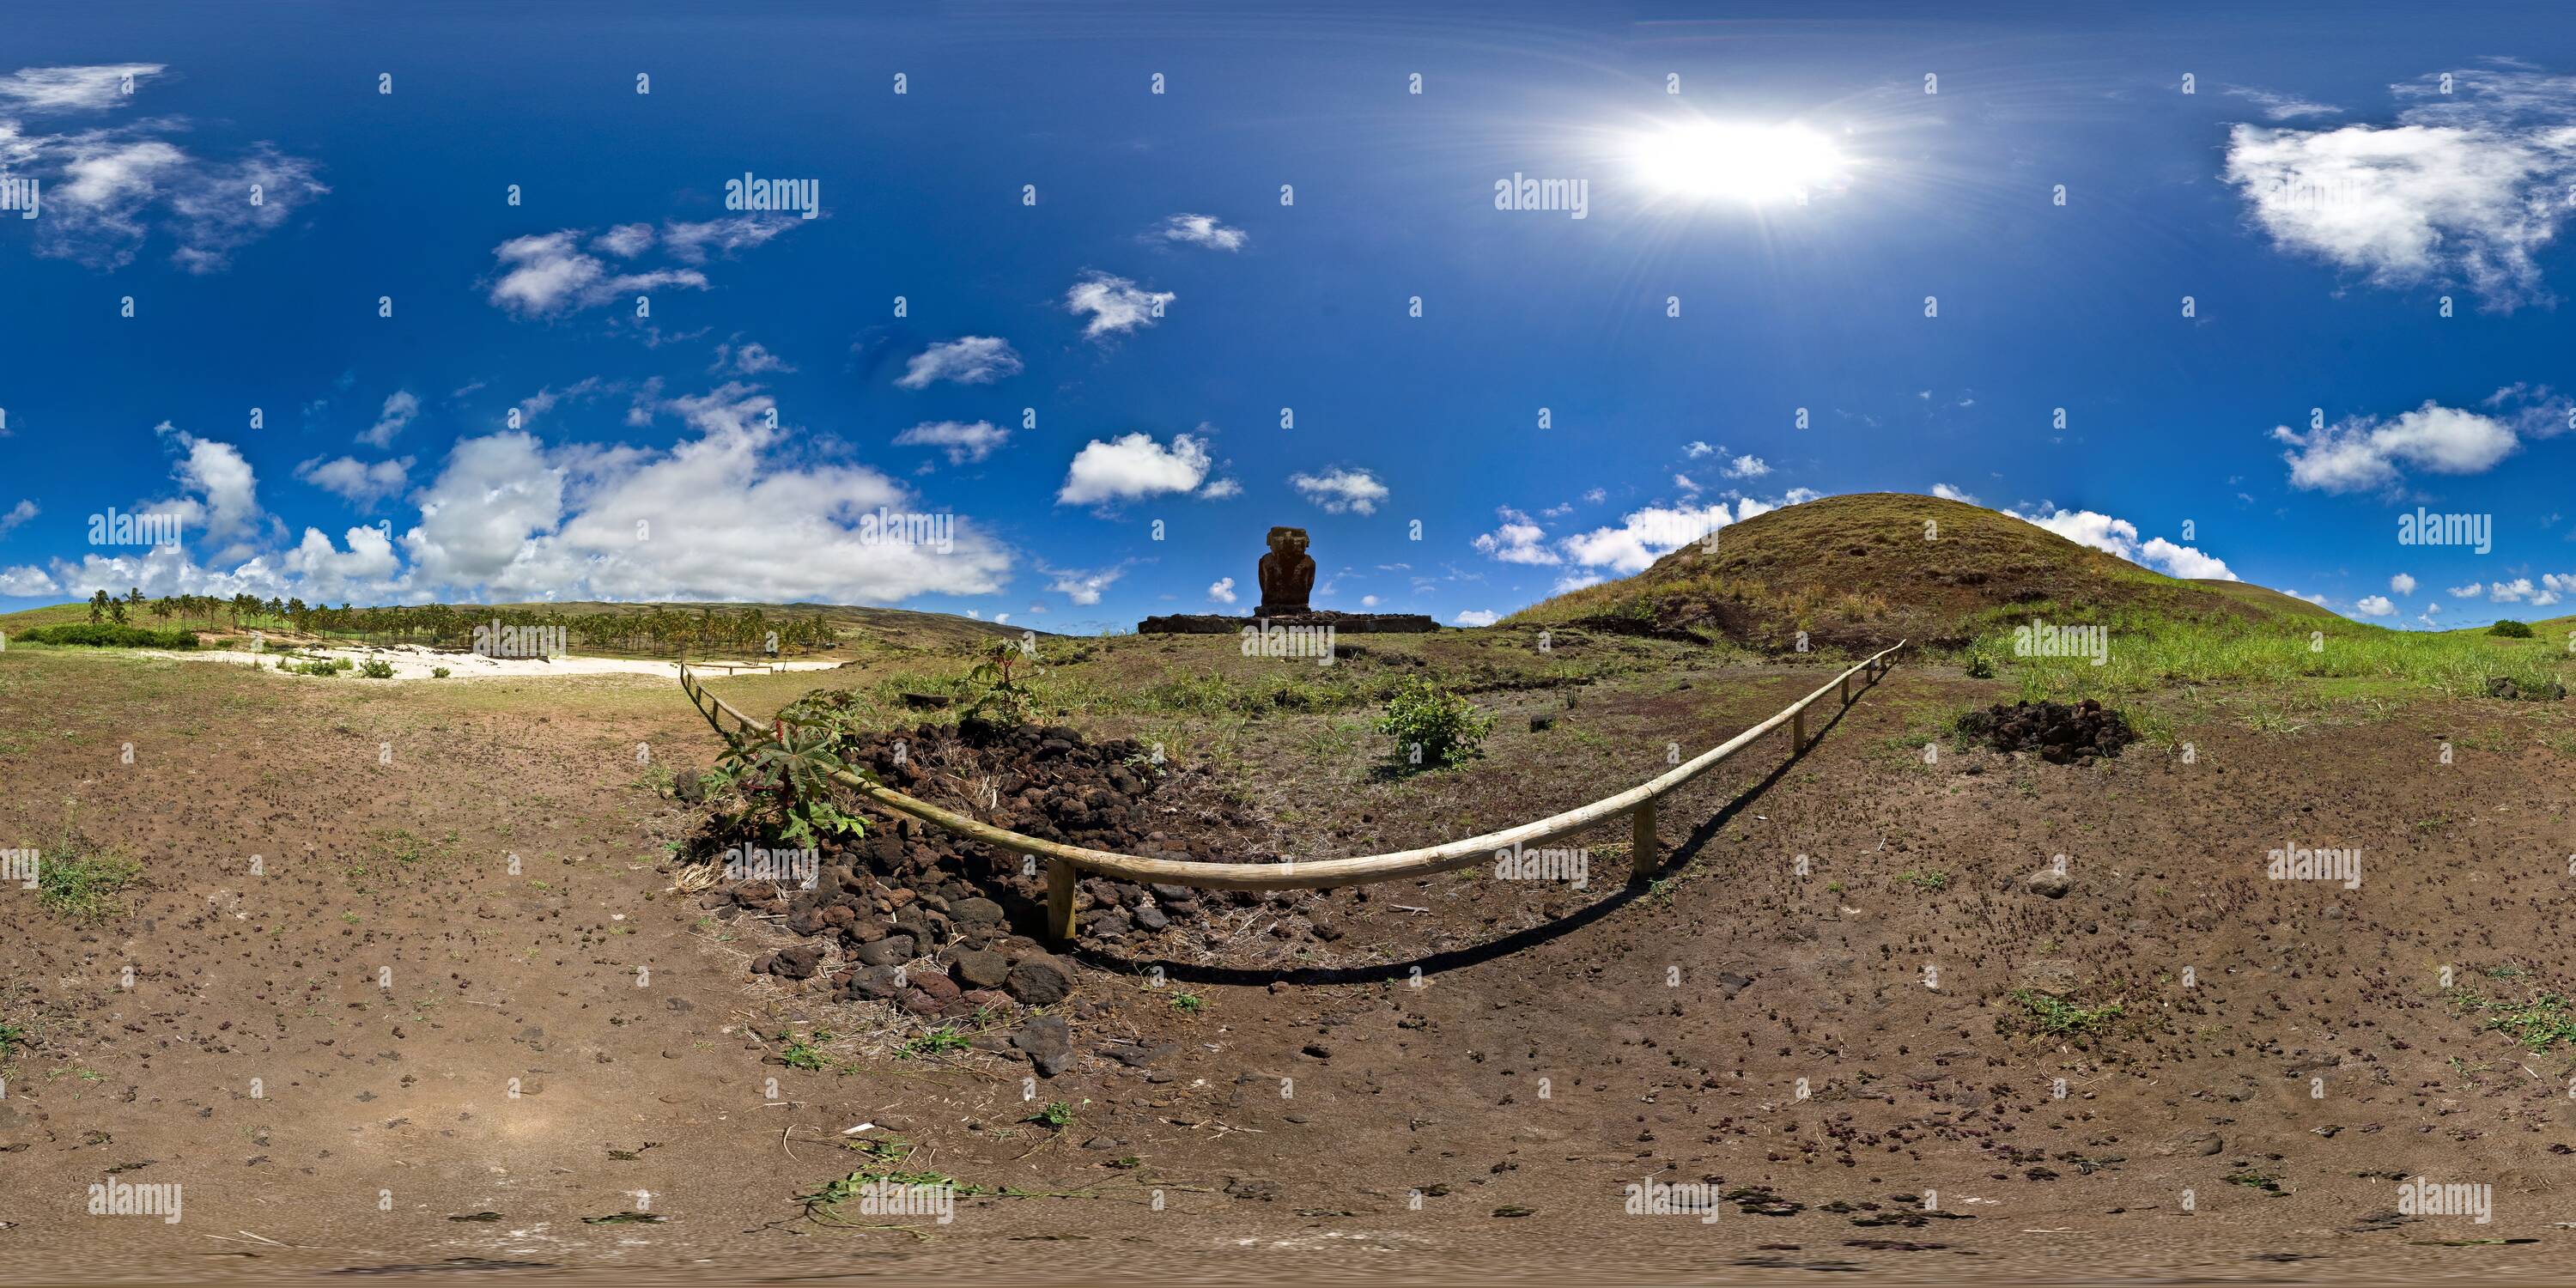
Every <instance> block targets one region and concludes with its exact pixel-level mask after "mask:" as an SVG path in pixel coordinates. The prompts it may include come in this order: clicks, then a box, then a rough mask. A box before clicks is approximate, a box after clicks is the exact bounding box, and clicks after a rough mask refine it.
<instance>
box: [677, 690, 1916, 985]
mask: <svg viewBox="0 0 2576 1288" xmlns="http://www.w3.org/2000/svg"><path fill="white" fill-rule="evenodd" d="M1905 644H1906V641H1904V640H1899V641H1897V642H1896V643H1895V644H1894V645H1891V646H1890V647H1888V648H1885V649H1881V650H1880V651H1878V652H1876V653H1873V654H1871V655H1870V656H1868V657H1866V658H1863V659H1862V660H1861V661H1859V662H1857V663H1855V664H1853V665H1852V666H1851V667H1850V668H1849V669H1847V670H1845V671H1844V672H1843V673H1842V674H1840V675H1837V676H1835V677H1834V678H1833V679H1831V680H1828V681H1826V682H1825V683H1824V684H1823V685H1822V686H1821V687H1819V688H1818V689H1817V690H1816V691H1815V692H1813V693H1810V694H1808V695H1807V696H1805V697H1803V698H1800V699H1798V700H1797V701H1795V702H1792V703H1790V704H1789V705H1788V706H1785V707H1782V708H1781V709H1780V711H1779V713H1778V714H1776V715H1774V716H1772V717H1771V718H1770V719H1768V720H1765V721H1763V722H1762V723H1760V724H1758V725H1755V726H1753V727H1752V728H1750V729H1747V730H1745V731H1744V732H1742V733H1739V734H1737V735H1735V736H1734V737H1732V738H1729V739H1727V740H1726V741H1725V742H1723V743H1720V744H1718V745H1717V746H1715V747H1712V748H1710V749H1709V750H1707V751H1704V752H1702V753H1700V754H1699V755H1697V756H1695V757H1693V758H1691V759H1690V760H1687V761H1685V762H1683V763H1682V764H1680V765H1677V766H1675V767H1673V768H1672V769H1669V770H1666V771H1664V773H1662V774H1661V775H1659V776H1657V777H1655V778H1653V779H1651V780H1649V781H1647V782H1644V783H1640V784H1638V785H1637V786H1635V787H1631V788H1629V789H1628V790H1626V791H1624V792H1621V793H1619V794H1618V795H1616V796H1609V797H1604V798H1603V799H1601V800H1597V801H1594V802H1592V803H1591V804H1589V805H1582V806H1578V807H1576V808H1574V809H1570V810H1567V811H1565V812H1564V813H1562V814H1553V815H1550V816H1548V817H1546V818H1542V819H1538V820H1536V821H1534V822H1529V823H1523V824H1521V825H1519V826H1517V827H1507V828H1504V829H1503V830H1501V831H1499V832H1487V833H1485V834H1484V835H1482V836H1471V837H1468V838H1467V839H1465V840H1462V841H1450V842H1446V843H1444V844H1441V845H1433V846H1425V847H1423V848H1421V849H1413V850H1399V851H1396V852H1395V853H1392V854H1369V855H1361V856H1357V857H1353V858H1346V859H1317V860H1311V861H1295V860H1291V861H1287V862H1281V863H1195V862H1188V861H1184V860H1176V859H1148V858H1143V857H1140V856H1138V855H1133V854H1118V853H1114V852H1112V851H1108V850H1092V849H1085V848H1083V847H1082V846H1078V845H1066V844H1063V843H1062V842H1058V841H1043V840H1040V839H1038V838H1037V837H1034V836H1022V835H1021V834H1019V833H1017V832H1012V831H1007V830H1005V829H1003V828H998V827H995V826H993V825H992V824H990V823H987V822H984V821H983V820H981V819H977V818H971V817H968V816H967V815H964V814H960V813H957V812H956V811H954V810H949V809H943V808H941V807H940V806H937V805H933V804H931V803H930V802H928V801H925V800H921V799H918V798H916V797H913V796H908V795H906V794H904V793H902V792H899V791H896V790H894V789H893V788H891V787H887V786H885V785H884V784H882V783H872V782H869V781H868V780H867V779H865V778H862V777H860V776H858V775H857V774H853V773H847V772H841V773H835V774H833V775H832V778H833V780H834V781H835V782H838V783H840V784H841V785H842V786H844V787H847V788H849V789H850V790H851V791H854V792H857V793H858V794H859V795H861V796H864V797H866V798H867V799H868V800H870V801H873V802H875V803H876V805H877V806H878V807H879V808H882V809H885V810H888V811H891V812H893V813H897V814H902V815H905V816H907V817H910V818H916V819H919V820H921V821H922V822H924V823H928V824H931V825H932V826H935V827H941V828H945V829H947V830H949V831H951V832H955V833H957V834H958V835H960V836H963V837H965V838H967V839H969V840H973V841H981V842H983V843H984V844H986V845H990V846H994V847H996V848H999V849H1003V850H1008V851H1010V852H1012V853H1015V854H1026V855H1030V856H1032V857H1035V858H1041V859H1044V860H1046V861H1047V929H1048V932H1049V933H1050V934H1051V935H1052V936H1053V937H1054V938H1055V939H1056V940H1058V941H1059V942H1061V941H1064V940H1068V939H1070V938H1072V935H1073V895H1074V885H1075V883H1076V882H1077V881H1079V880H1080V879H1081V874H1082V873H1084V872H1095V873H1098V874H1100V875H1101V876H1105V877H1115V878H1117V879H1119V880H1122V881H1133V882H1138V883H1141V884H1150V883H1155V882H1160V883H1163V884H1166V885H1182V886H1195V887H1199V888H1202V889H1218V890H1301V889H1325V888H1329V887H1333V886H1347V885H1364V884H1367V883H1370V882H1375V881H1395V880H1400V879H1403V878H1406V877H1419V876H1428V875H1431V874H1433V873H1437V872H1447V871H1451V870H1452V869H1456V868H1463V867H1466V866H1468V865H1469V864H1472V863H1479V862H1483V861H1485V860H1487V859H1489V858H1491V857H1492V856H1493V855H1494V854H1495V853H1496V852H1497V851H1509V850H1512V849H1514V848H1515V847H1525V846H1530V845H1537V844H1541V843H1544V842H1547V841H1551V840H1555V839H1556V838H1558V837H1561V836H1566V835H1569V834H1572V833H1575V832H1579V831H1582V830H1583V829H1585V828H1587V827H1592V826H1595V825H1597V824H1600V823H1604V822H1607V821H1609V820H1611V819H1614V818H1617V817H1618V816H1619V815H1621V814H1626V815H1628V816H1629V818H1630V821H1631V823H1630V825H1631V831H1630V836H1631V838H1632V847H1631V851H1630V855H1629V872H1630V875H1631V878H1632V879H1635V880H1644V879H1647V878H1649V877H1651V876H1652V875H1653V874H1654V873H1655V871H1656V870H1657V869H1658V868H1659V867H1660V866H1661V865H1662V857H1661V854H1660V852H1659V850H1658V849H1657V842H1656V840H1655V822H1656V819H1655V806H1656V803H1657V802H1658V801H1659V800H1661V799H1662V798H1663V797H1664V796H1665V795H1666V794H1668V793H1670V792H1672V791H1673V790H1674V789H1676V788H1679V787H1681V786H1682V785H1683V784H1685V783H1688V782H1690V781H1691V780H1692V779H1695V778H1697V777H1699V776H1700V775H1702V774H1705V773H1707V772H1708V771H1710V770H1712V769H1715V768H1717V767H1718V766H1719V765H1721V764H1723V763H1725V762H1726V760H1727V758H1728V757H1731V756H1733V755H1734V754H1735V753H1737V752H1739V751H1742V750H1744V749H1745V748H1746V747H1748V746H1751V745H1752V744H1753V743H1754V742H1755V741H1756V740H1757V739H1759V738H1761V737H1762V736H1763V735H1764V734H1767V733H1769V732H1771V731H1772V730H1774V729H1777V728H1779V727H1780V726H1781V725H1782V724H1784V723H1785V724H1787V725H1788V726H1789V754H1790V756H1791V757H1793V758H1794V757H1796V756H1797V755H1798V754H1799V753H1800V752H1803V751H1805V750H1806V747H1807V708H1808V707H1809V706H1811V705H1813V704H1814V703H1815V702H1816V701H1818V700H1819V699H1821V698H1823V697H1824V696H1825V695H1826V694H1828V693H1838V694H1839V695H1840V698H1841V701H1842V704H1843V705H1844V706H1846V707H1848V706H1850V705H1851V703H1852V700H1853V692H1852V677H1854V676H1859V675H1865V676H1866V677H1867V680H1866V681H1864V687H1866V684H1867V683H1868V682H1869V681H1875V680H1876V679H1877V678H1878V677H1879V676H1881V675H1884V674H1886V673H1887V670H1888V668H1890V667H1892V666H1894V665H1895V663H1893V662H1891V661H1889V660H1888V659H1889V658H1891V657H1893V656H1894V655H1895V653H1896V652H1897V650H1898V649H1902V648H1904V647H1905ZM680 688H681V689H682V690H683V691H684V692H686V693H687V694H688V695H689V701H690V702H691V703H693V704H695V705H696V707H697V708H698V711H699V713H700V714H702V715H704V716H705V717H706V718H707V723H709V724H711V725H714V726H715V730H716V732H717V733H719V734H722V735H723V736H724V738H725V740H726V741H727V742H733V743H739V742H741V741H742V740H743V738H744V737H745V736H747V735H749V736H759V735H766V734H767V733H768V732H769V731H770V726H769V725H766V724H763V723H762V722H760V721H757V720H754V719H752V718H751V717H749V716H746V715H744V714H743V713H741V712H740V711H737V710H735V709H734V708H733V707H732V706H730V705H728V704H727V703H726V702H725V700H724V699H722V698H719V697H717V696H716V695H715V694H713V693H710V692H708V691H707V688H706V685H705V684H704V683H702V682H701V681H699V680H698V678H697V677H696V676H695V675H694V674H692V673H691V671H690V670H689V667H688V665H687V664H686V663H682V664H681V667H680ZM728 721H730V722H731V724H732V727H730V728H728V727H727V722H728Z"/></svg>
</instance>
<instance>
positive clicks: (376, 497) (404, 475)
mask: <svg viewBox="0 0 2576 1288" xmlns="http://www.w3.org/2000/svg"><path fill="white" fill-rule="evenodd" d="M411 461H412V458H410V457H408V456H406V457H403V458H402V459H400V460H394V461H377V462H376V463H374V464H373V465H369V464H367V463H365V462H363V461H360V460H359V459H358V458H356V457H354V456H342V457H339V458H336V459H334V460H328V461H326V460H323V459H322V458H321V457H318V456H317V457H314V458H313V459H312V460H309V461H306V462H304V463H303V464H301V465H298V466H296V467H295V477H297V478H299V479H302V480H304V481H305V482H307V483H310V484H312V485H313V486H315V487H318V488H320V489H322V490H323V491H325V492H333V493H337V494H339V495H340V496H343V497H346V498H347V499H348V500H349V501H351V502H352V503H354V504H356V505H358V506H359V507H360V508H362V509H363V508H366V507H370V506H372V505H374V504H375V503H376V502H378V501H381V500H383V499H385V498H386V497H389V496H392V495H394V494H395V493H397V492H400V491H402V490H403V485H404V484H405V483H407V482H409V481H410V478H411Z"/></svg>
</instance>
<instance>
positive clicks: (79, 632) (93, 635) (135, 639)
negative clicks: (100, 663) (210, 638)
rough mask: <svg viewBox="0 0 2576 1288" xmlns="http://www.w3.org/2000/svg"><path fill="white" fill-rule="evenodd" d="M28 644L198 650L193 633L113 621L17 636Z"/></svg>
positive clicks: (70, 624)
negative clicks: (118, 623)
mask: <svg viewBox="0 0 2576 1288" xmlns="http://www.w3.org/2000/svg"><path fill="white" fill-rule="evenodd" d="M18 638H19V640H20V641H22V642H24V643H28V644H79V645H85V646H87V647H90V648H175V649H191V648H195V647H197V633H196V632H195V631H175V630H174V631H154V630H146V629H144V628H142V627H140V626H119V625H117V624H115V623H113V622H73V623H69V624H66V625H62V626H39V627H37V628H36V629H34V630H32V631H28V632H27V633H26V634H24V635H21V636H19V637H18Z"/></svg>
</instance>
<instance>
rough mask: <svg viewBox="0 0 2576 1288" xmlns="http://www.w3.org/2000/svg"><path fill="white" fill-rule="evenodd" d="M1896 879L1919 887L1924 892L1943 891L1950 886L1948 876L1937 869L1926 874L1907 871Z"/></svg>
mask: <svg viewBox="0 0 2576 1288" xmlns="http://www.w3.org/2000/svg"><path fill="white" fill-rule="evenodd" d="M1896 879H1897V880H1899V881H1902V882H1905V883H1906V884H1907V885H1914V886H1921V887H1922V888H1924V889H1926V890H1934V891H1937V890H1940V889H1943V888H1945V887H1947V886H1948V885H1949V884H1950V874H1949V873H1947V872H1943V871H1941V870H1940V869H1938V868H1935V869H1933V870H1931V871H1928V872H1913V871H1908V872H1906V873H1905V874H1904V875H1902V876H1899V877H1898V878H1896Z"/></svg>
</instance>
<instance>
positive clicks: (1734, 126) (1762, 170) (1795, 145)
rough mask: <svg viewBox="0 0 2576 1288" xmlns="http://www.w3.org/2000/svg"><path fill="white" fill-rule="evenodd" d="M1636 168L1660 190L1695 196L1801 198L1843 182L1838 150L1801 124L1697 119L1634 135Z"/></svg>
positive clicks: (1761, 200) (1764, 200)
mask: <svg viewBox="0 0 2576 1288" xmlns="http://www.w3.org/2000/svg"><path fill="white" fill-rule="evenodd" d="M1633 159H1634V161H1635V163H1636V168H1637V172H1638V174H1639V175H1640V176H1641V177H1643V178H1644V179H1645V180H1646V182H1647V183H1649V184H1651V185H1653V186H1654V187H1655V188H1657V189H1658V190H1660V191H1662V192H1665V193H1667V194H1670V195H1672V196H1676V197H1682V198H1688V199H1692V200H1717V201H1740V202H1744V203H1747V204H1750V205H1770V204H1777V203H1781V202H1795V203H1800V204H1803V203H1804V202H1805V201H1806V200H1807V195H1808V194H1809V193H1810V192H1813V191H1815V190H1816V189H1818V188H1826V187H1832V186H1835V185H1836V184H1838V183H1840V182H1841V180H1842V178H1843V176H1844V174H1845V172H1846V171H1847V169H1848V168H1849V163H1848V162H1846V161H1845V160H1844V159H1843V154H1842V149H1841V148H1839V147H1836V146H1835V145H1834V141H1833V140H1832V139H1830V138H1827V137H1826V136H1825V135H1824V134H1823V133H1821V132H1819V131H1817V130H1815V129H1812V128H1810V127H1808V126H1804V125H1755V124H1745V123H1734V122H1717V121H1700V122H1693V123H1691V124H1688V125H1675V126H1668V127H1666V128H1664V129H1660V130H1655V131H1652V132H1650V133H1646V134H1643V135H1640V136H1638V138H1637V141H1636V145H1635V148H1634V150H1633Z"/></svg>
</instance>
